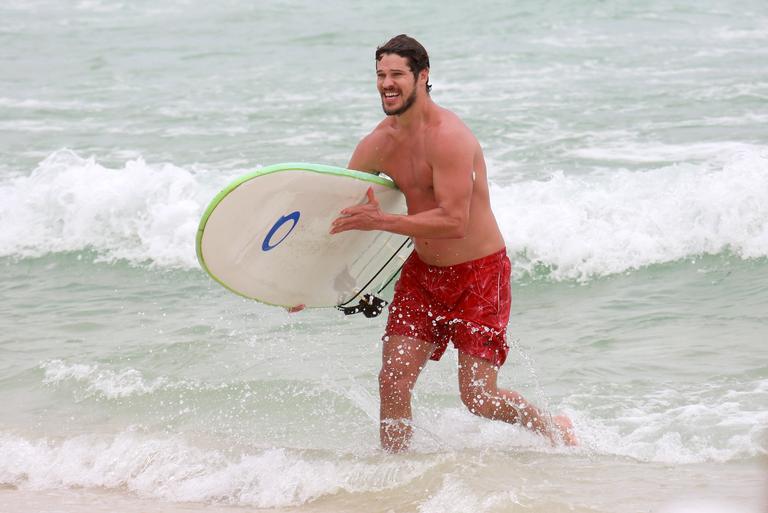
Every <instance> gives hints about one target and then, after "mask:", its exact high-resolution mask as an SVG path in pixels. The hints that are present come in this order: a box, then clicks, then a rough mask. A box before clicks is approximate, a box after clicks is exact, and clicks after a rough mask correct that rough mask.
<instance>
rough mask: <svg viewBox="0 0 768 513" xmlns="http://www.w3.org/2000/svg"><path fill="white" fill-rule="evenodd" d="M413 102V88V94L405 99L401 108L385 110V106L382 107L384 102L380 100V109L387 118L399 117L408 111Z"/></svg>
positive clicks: (414, 97)
mask: <svg viewBox="0 0 768 513" xmlns="http://www.w3.org/2000/svg"><path fill="white" fill-rule="evenodd" d="M414 102H416V88H415V87H414V88H413V92H412V93H411V95H410V96H409V97H408V98H406V99H405V103H403V105H402V107H400V108H399V109H395V110H387V107H386V105H384V100H383V99H382V100H381V108H382V109H383V110H384V114H386V115H387V116H400V115H402V114H404V113H405V112H406V111H407V110H408V109H410V108H411V107H412V106H413V104H414Z"/></svg>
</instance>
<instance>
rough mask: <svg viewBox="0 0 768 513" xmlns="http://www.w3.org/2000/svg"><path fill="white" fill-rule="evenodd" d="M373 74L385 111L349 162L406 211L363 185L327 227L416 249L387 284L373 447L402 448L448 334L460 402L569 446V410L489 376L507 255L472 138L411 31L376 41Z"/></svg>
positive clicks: (502, 330)
mask: <svg viewBox="0 0 768 513" xmlns="http://www.w3.org/2000/svg"><path fill="white" fill-rule="evenodd" d="M376 76H377V86H378V90H379V94H380V95H381V105H382V107H383V109H384V113H385V114H386V115H387V117H386V118H385V119H384V120H383V121H382V122H381V123H379V125H378V126H377V127H376V128H375V129H374V130H373V131H372V132H371V133H370V134H368V135H367V136H366V137H365V138H363V140H362V141H360V143H359V144H358V146H357V148H356V149H355V151H354V154H353V155H352V159H351V160H350V162H349V166H348V167H349V168H350V169H356V170H361V171H367V172H384V173H386V174H387V175H388V176H389V177H391V178H392V180H394V182H395V184H397V186H398V187H399V188H400V190H401V191H402V192H403V194H405V197H406V200H407V204H408V214H407V215H392V214H388V213H385V212H382V211H381V210H380V209H379V204H378V201H377V200H376V198H375V196H374V194H373V191H372V190H371V189H369V190H368V198H367V199H368V201H367V203H365V204H362V205H358V206H353V207H349V208H346V209H344V210H342V212H341V217H339V218H337V219H336V220H334V222H333V224H332V227H331V233H334V234H335V233H341V232H344V231H347V230H384V231H388V232H393V233H399V234H402V235H407V236H409V237H411V238H412V239H413V242H414V246H415V252H414V253H413V254H412V255H411V257H410V258H409V259H408V261H407V262H406V264H405V265H404V267H403V270H402V274H401V276H400V279H399V281H398V282H397V285H396V287H395V297H394V299H393V301H392V304H391V305H390V307H389V319H388V321H387V328H386V332H385V335H384V339H383V340H384V347H383V358H382V368H381V372H380V374H379V391H380V395H381V428H380V435H381V444H382V447H383V448H384V449H386V450H388V451H392V452H398V451H402V450H404V449H406V448H407V447H408V444H409V441H410V439H411V436H412V426H411V423H410V420H411V391H412V389H413V386H414V384H415V383H416V379H417V378H418V376H419V373H420V372H421V370H422V369H423V368H424V365H425V364H426V363H427V361H428V360H429V359H433V360H439V359H440V357H441V356H442V354H443V352H444V351H445V349H446V347H447V345H448V342H449V340H450V341H452V342H453V345H454V346H455V347H456V348H457V349H458V351H459V388H460V392H461V400H462V402H463V403H464V404H465V405H466V406H467V408H469V410H470V411H471V412H472V413H474V414H476V415H480V416H482V417H487V418H489V419H496V420H502V421H504V422H508V423H511V424H517V423H519V424H521V425H523V426H525V427H527V428H528V429H530V430H532V431H534V432H536V433H539V434H541V435H544V436H545V437H547V438H548V439H549V440H551V441H552V442H553V443H555V442H557V441H562V442H564V443H566V444H568V445H575V444H576V439H575V437H574V435H573V432H572V424H571V422H570V420H569V419H568V418H567V417H565V416H559V417H555V418H554V419H550V418H549V416H548V415H547V414H545V413H544V412H541V411H540V410H538V409H537V408H536V407H534V406H533V405H531V404H530V403H528V402H527V401H526V400H525V399H524V398H523V397H522V396H520V395H519V394H517V393H516V392H511V391H508V390H503V389H500V388H498V387H497V385H496V378H497V373H498V369H499V367H500V366H501V365H502V364H503V363H504V360H505V359H506V357H507V352H508V350H509V348H508V346H507V344H506V341H505V336H506V326H507V322H508V320H509V310H510V303H511V294H510V284H509V276H510V262H509V258H507V256H506V250H505V244H504V239H503V238H502V235H501V232H500V231H499V227H498V225H497V224H496V219H495V217H494V215H493V212H492V211H491V206H490V200H489V193H488V183H487V179H486V167H485V161H484V158H483V152H482V150H481V148H480V144H479V143H478V141H477V140H476V139H475V137H474V135H473V134H472V132H471V131H470V130H469V128H467V127H466V125H464V124H463V123H462V122H461V120H460V119H459V118H458V117H457V116H456V115H454V114H453V113H452V112H450V111H448V110H446V109H444V108H442V107H440V106H438V105H437V104H436V103H435V102H433V101H432V98H431V97H430V89H431V86H430V85H429V57H428V55H427V52H426V50H425V49H424V47H423V46H422V45H421V44H419V42H418V41H416V40H415V39H413V38H410V37H408V36H406V35H404V34H403V35H399V36H396V37H394V38H393V39H391V40H390V41H389V42H387V43H386V44H385V45H383V46H381V47H379V48H378V49H377V50H376Z"/></svg>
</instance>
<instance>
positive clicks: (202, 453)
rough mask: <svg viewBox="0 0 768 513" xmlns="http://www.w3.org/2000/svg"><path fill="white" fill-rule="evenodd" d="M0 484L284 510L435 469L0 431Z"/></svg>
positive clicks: (130, 434)
mask: <svg viewBox="0 0 768 513" xmlns="http://www.w3.org/2000/svg"><path fill="white" fill-rule="evenodd" d="M0 454H2V455H3V458H0V483H2V484H7V485H13V486H16V487H19V488H22V489H33V490H34V489H54V488H69V487H104V488H112V489H114V488H124V489H127V490H129V491H131V492H134V493H137V494H139V495H140V496H144V497H156V498H161V499H165V500H171V501H175V502H186V501H190V502H222V503H228V504H241V505H252V506H256V507H260V508H273V507H289V506H297V505H301V504H305V503H307V502H310V501H312V500H315V499H317V498H320V497H323V496H327V495H331V494H335V493H337V492H340V491H348V492H361V491H367V492H377V491H381V490H388V489H392V488H397V487H400V486H403V485H405V484H407V483H409V482H411V481H413V480H414V479H416V478H418V477H419V476H421V475H422V474H423V473H424V472H426V471H427V470H429V469H430V468H432V467H433V466H434V465H436V464H438V463H439V458H438V459H437V460H435V459H433V460H431V461H429V462H428V461H413V460H410V461H402V460H399V459H391V460H385V461H382V460H381V459H378V460H376V461H373V460H371V461H370V462H369V461H366V460H364V459H354V458H352V457H343V456H339V457H335V458H325V459H319V458H317V457H312V456H309V455H306V454H303V453H301V452H298V451H288V450H285V449H266V450H262V451H257V452H254V453H251V454H245V455H243V456H240V457H239V458H237V457H235V458H232V457H228V456H226V455H225V454H226V453H225V452H223V451H219V450H202V449H199V448H196V447H194V446H191V445H190V444H188V443H187V442H186V441H185V440H184V439H183V438H181V437H178V436H177V437H169V438H156V437H154V438H153V437H149V436H145V435H142V434H140V433H137V432H134V431H126V432H123V433H120V434H117V435H114V436H111V437H109V436H96V435H83V436H79V437H75V438H69V439H66V440H63V441H60V442H51V441H48V440H28V439H25V438H22V437H19V436H16V435H12V434H7V433H0Z"/></svg>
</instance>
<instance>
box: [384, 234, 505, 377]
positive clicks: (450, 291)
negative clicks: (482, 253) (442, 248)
mask: <svg viewBox="0 0 768 513" xmlns="http://www.w3.org/2000/svg"><path fill="white" fill-rule="evenodd" d="M510 270H511V264H510V262H509V258H508V257H507V251H506V249H502V250H501V251H498V252H496V253H493V254H491V255H488V256H486V257H483V258H479V259H477V260H471V261H469V262H463V263H461V264H457V265H451V266H446V267H438V266H434V265H428V264H425V263H424V262H422V261H421V259H420V258H419V256H418V255H417V254H416V252H415V251H414V252H413V253H412V254H411V256H410V257H408V260H406V262H405V265H404V266H403V270H402V272H401V274H400V279H399V280H398V282H397V284H396V285H395V298H394V299H393V300H392V304H391V305H390V306H389V318H388V320H387V329H386V332H385V334H384V336H385V337H389V336H398V335H399V336H405V337H411V338H415V339H418V340H424V341H426V342H429V343H431V344H435V345H436V346H437V349H435V352H434V353H432V356H431V359H432V360H439V359H440V358H441V357H442V356H443V353H444V352H445V349H446V348H447V347H448V342H449V341H451V342H453V345H454V346H455V347H456V349H458V350H459V351H463V352H465V353H467V354H470V355H472V356H476V357H478V358H483V359H484V360H488V361H489V362H491V363H492V364H493V365H495V366H497V367H498V366H501V365H502V364H503V363H504V360H506V359H507V353H508V352H509V346H507V342H506V332H507V323H508V322H509V309H510V306H511V304H512V293H511V289H510V284H509V275H510Z"/></svg>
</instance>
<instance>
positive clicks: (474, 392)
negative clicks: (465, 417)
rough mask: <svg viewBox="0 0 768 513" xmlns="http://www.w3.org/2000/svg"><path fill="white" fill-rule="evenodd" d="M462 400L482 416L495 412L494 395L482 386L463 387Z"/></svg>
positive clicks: (475, 413)
mask: <svg viewBox="0 0 768 513" xmlns="http://www.w3.org/2000/svg"><path fill="white" fill-rule="evenodd" d="M461 402H462V403H464V406H466V407H467V410H469V411H470V413H473V414H474V415H478V416H480V417H490V416H492V414H493V408H494V406H493V402H494V399H493V397H492V396H491V395H490V394H488V392H487V391H486V390H485V389H484V388H483V387H481V386H469V387H465V388H462V389H461Z"/></svg>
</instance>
